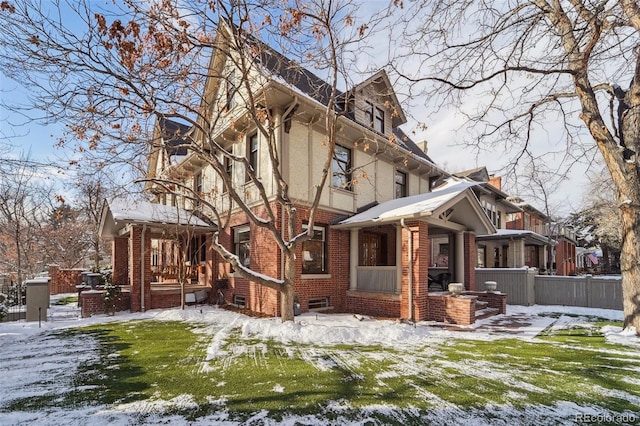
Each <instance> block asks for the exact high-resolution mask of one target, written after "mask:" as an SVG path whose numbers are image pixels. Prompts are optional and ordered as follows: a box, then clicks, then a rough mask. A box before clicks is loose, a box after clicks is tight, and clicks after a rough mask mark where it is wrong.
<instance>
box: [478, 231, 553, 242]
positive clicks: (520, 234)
mask: <svg viewBox="0 0 640 426" xmlns="http://www.w3.org/2000/svg"><path fill="white" fill-rule="evenodd" d="M476 238H478V239H485V240H488V239H492V240H496V239H501V238H525V239H527V240H530V241H531V242H539V243H543V244H546V243H549V242H550V243H551V244H555V243H556V241H555V240H553V239H551V240H550V239H549V237H547V236H545V235H541V234H538V233H537V232H533V231H528V230H525V229H497V230H496V233H495V234H490V235H477V236H476Z"/></svg>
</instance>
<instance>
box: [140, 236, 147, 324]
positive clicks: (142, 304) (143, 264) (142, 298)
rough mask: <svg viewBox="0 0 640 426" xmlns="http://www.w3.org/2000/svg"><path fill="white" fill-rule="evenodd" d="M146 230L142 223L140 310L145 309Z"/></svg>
mask: <svg viewBox="0 0 640 426" xmlns="http://www.w3.org/2000/svg"><path fill="white" fill-rule="evenodd" d="M146 232H147V225H146V224H145V225H142V235H141V236H140V238H141V239H142V241H140V299H141V300H140V310H141V311H142V312H144V311H145V306H144V270H145V266H146V265H145V255H144V252H145V250H146V249H145V247H144V240H145V238H144V234H145V233H146Z"/></svg>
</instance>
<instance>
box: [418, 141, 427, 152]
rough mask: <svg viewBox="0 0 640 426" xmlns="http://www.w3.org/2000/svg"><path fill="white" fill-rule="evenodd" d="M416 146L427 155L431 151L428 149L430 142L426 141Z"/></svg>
mask: <svg viewBox="0 0 640 426" xmlns="http://www.w3.org/2000/svg"><path fill="white" fill-rule="evenodd" d="M416 145H417V146H418V148H420V149H421V150H422V151H423V152H424V153H425V154H426V153H427V151H428V150H429V147H428V142H427V141H426V140H423V141H420V142H417V143H416Z"/></svg>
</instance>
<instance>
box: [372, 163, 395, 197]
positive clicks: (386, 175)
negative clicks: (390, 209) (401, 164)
mask: <svg viewBox="0 0 640 426" xmlns="http://www.w3.org/2000/svg"><path fill="white" fill-rule="evenodd" d="M395 172H396V168H395V166H394V165H393V164H390V163H387V162H386V161H382V160H380V159H378V178H377V179H376V182H377V186H378V189H377V190H378V199H377V200H376V201H378V202H382V201H387V200H391V199H393V198H395V184H394V179H395Z"/></svg>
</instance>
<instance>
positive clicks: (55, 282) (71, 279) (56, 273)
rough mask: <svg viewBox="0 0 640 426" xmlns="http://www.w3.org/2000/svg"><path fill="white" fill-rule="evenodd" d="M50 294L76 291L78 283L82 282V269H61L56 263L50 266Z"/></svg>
mask: <svg viewBox="0 0 640 426" xmlns="http://www.w3.org/2000/svg"><path fill="white" fill-rule="evenodd" d="M49 277H50V278H51V281H49V292H50V294H61V293H75V292H76V291H78V290H77V289H76V286H77V285H80V284H82V269H60V268H59V267H58V266H56V265H51V266H49Z"/></svg>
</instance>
